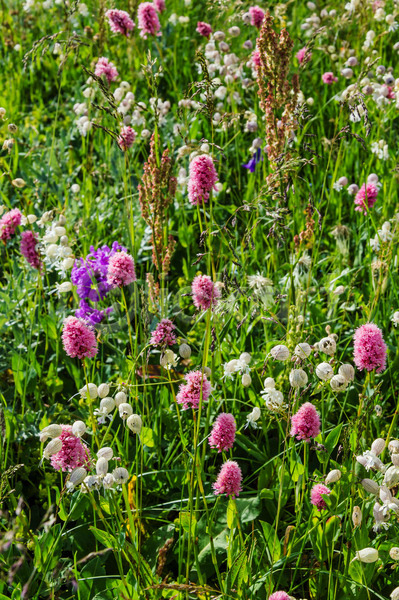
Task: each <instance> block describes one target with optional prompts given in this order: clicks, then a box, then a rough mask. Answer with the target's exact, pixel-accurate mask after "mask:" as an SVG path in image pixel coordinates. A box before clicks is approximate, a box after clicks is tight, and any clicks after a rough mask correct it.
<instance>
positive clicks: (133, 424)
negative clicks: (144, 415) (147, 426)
mask: <svg viewBox="0 0 399 600" xmlns="http://www.w3.org/2000/svg"><path fill="white" fill-rule="evenodd" d="M142 424H143V422H142V420H141V417H140V416H139V415H130V417H128V418H127V421H126V425H127V426H128V427H129V429H130V431H132V432H133V433H140V431H141V426H142Z"/></svg>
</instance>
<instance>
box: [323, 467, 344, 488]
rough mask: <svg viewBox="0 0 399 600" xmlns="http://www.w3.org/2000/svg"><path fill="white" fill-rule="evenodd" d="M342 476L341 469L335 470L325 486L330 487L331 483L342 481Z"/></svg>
mask: <svg viewBox="0 0 399 600" xmlns="http://www.w3.org/2000/svg"><path fill="white" fill-rule="evenodd" d="M341 475H342V473H341V471H340V470H339V469H333V470H332V471H330V472H329V473H328V475H327V477H326V480H325V484H326V485H329V484H330V483H336V482H337V481H338V480H339V479H341Z"/></svg>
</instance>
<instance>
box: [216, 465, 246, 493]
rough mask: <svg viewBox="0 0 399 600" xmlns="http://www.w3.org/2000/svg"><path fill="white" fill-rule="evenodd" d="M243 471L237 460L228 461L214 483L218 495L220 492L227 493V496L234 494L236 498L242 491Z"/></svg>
mask: <svg viewBox="0 0 399 600" xmlns="http://www.w3.org/2000/svg"><path fill="white" fill-rule="evenodd" d="M241 482H242V473H241V469H240V467H239V466H238V464H237V463H236V462H235V460H228V461H226V462H225V463H224V464H223V465H222V467H221V469H220V471H219V475H218V477H217V480H216V482H215V483H214V484H213V490H214V493H215V495H216V496H218V495H219V494H226V496H233V498H235V497H236V496H238V495H239V493H240V492H241V490H242V488H241Z"/></svg>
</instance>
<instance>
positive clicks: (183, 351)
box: [179, 344, 191, 359]
mask: <svg viewBox="0 0 399 600" xmlns="http://www.w3.org/2000/svg"><path fill="white" fill-rule="evenodd" d="M179 354H180V356H181V357H182V358H185V359H187V358H190V356H191V348H190V346H189V345H188V344H180V346H179Z"/></svg>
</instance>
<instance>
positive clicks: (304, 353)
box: [294, 342, 312, 358]
mask: <svg viewBox="0 0 399 600" xmlns="http://www.w3.org/2000/svg"><path fill="white" fill-rule="evenodd" d="M311 352H312V348H311V347H310V346H309V344H307V343H306V342H302V343H301V344H298V345H297V346H295V350H294V354H295V356H298V357H299V358H307V357H308V356H310V353H311Z"/></svg>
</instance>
